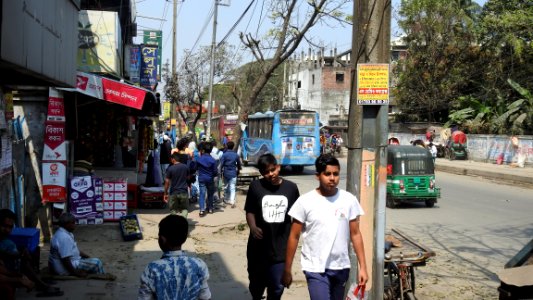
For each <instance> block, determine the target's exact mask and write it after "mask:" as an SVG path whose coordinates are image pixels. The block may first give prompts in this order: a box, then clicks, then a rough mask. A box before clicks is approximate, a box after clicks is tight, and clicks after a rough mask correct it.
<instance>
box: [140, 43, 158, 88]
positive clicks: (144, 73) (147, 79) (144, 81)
mask: <svg viewBox="0 0 533 300" xmlns="http://www.w3.org/2000/svg"><path fill="white" fill-rule="evenodd" d="M157 52H158V51H157V46H150V45H143V46H142V47H141V56H142V59H141V86H142V87H144V88H147V89H149V90H151V91H154V90H155V88H156V86H157Z"/></svg>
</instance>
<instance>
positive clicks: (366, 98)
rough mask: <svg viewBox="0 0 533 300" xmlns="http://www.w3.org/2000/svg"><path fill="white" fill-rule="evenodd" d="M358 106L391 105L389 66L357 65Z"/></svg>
mask: <svg viewBox="0 0 533 300" xmlns="http://www.w3.org/2000/svg"><path fill="white" fill-rule="evenodd" d="M357 104H359V105H369V104H370V105H381V104H389V65H388V64H358V65H357Z"/></svg>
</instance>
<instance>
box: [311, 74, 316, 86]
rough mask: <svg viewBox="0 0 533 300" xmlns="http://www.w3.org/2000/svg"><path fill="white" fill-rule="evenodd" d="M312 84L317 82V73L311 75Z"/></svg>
mask: <svg viewBox="0 0 533 300" xmlns="http://www.w3.org/2000/svg"><path fill="white" fill-rule="evenodd" d="M311 84H312V85H314V84H315V74H313V75H311Z"/></svg>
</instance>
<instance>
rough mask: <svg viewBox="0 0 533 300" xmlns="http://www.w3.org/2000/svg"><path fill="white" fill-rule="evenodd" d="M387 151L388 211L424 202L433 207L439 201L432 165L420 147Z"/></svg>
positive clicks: (395, 148) (430, 159)
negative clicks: (402, 204)
mask: <svg viewBox="0 0 533 300" xmlns="http://www.w3.org/2000/svg"><path fill="white" fill-rule="evenodd" d="M387 148H388V150H387V202H386V204H387V207H390V208H394V207H396V206H397V205H398V204H400V203H402V202H414V201H424V202H425V203H426V206H427V207H433V206H434V205H435V203H436V202H437V199H438V198H440V188H438V187H437V186H436V185H435V164H434V162H433V158H432V157H431V153H430V152H429V151H428V150H427V149H424V148H422V147H417V146H401V145H389V146H388V147H387Z"/></svg>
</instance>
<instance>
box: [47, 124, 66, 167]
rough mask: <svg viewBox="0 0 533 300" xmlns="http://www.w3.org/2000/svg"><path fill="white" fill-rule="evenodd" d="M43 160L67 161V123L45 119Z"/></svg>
mask: <svg viewBox="0 0 533 300" xmlns="http://www.w3.org/2000/svg"><path fill="white" fill-rule="evenodd" d="M44 125H45V126H44V128H45V130H44V149H43V161H47V160H48V161H66V160H67V143H66V142H65V123H64V122H57V121H45V123H44Z"/></svg>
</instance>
